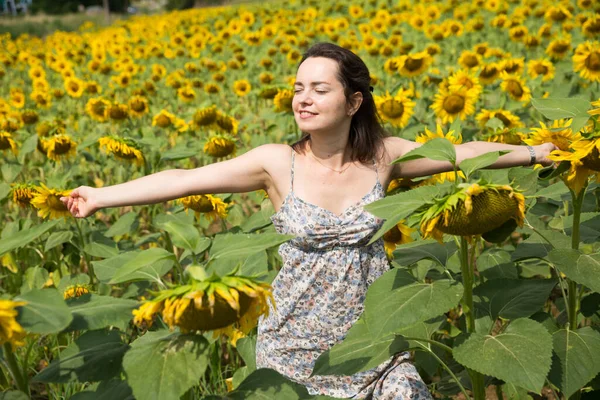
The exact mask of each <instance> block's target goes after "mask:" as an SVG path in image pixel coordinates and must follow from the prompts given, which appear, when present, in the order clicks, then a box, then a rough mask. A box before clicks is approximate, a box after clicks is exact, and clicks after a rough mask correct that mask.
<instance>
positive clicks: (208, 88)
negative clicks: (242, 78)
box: [204, 82, 221, 94]
mask: <svg viewBox="0 0 600 400" xmlns="http://www.w3.org/2000/svg"><path fill="white" fill-rule="evenodd" d="M204 91H205V92H206V93H208V94H216V93H219V92H220V91H221V87H220V86H219V85H217V84H216V83H213V82H208V83H206V84H205V85H204Z"/></svg>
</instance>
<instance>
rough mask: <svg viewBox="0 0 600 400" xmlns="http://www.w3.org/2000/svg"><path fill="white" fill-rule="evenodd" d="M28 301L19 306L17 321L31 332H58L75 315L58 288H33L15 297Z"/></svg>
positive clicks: (16, 299) (43, 333)
mask: <svg viewBox="0 0 600 400" xmlns="http://www.w3.org/2000/svg"><path fill="white" fill-rule="evenodd" d="M14 300H15V301H26V302H27V304H25V305H24V306H21V307H19V308H18V310H19V315H18V316H17V322H18V323H19V324H20V325H21V326H22V327H23V329H25V330H26V331H27V332H30V333H39V334H42V335H45V334H49V333H57V332H60V331H62V330H63V329H64V328H66V327H67V326H68V325H69V324H70V323H71V321H72V320H73V316H72V315H71V311H70V310H69V308H68V307H67V304H66V303H65V301H64V299H63V296H61V294H60V293H58V291H57V290H56V289H33V290H31V291H29V292H27V293H25V294H21V295H19V296H17V297H15V298H14Z"/></svg>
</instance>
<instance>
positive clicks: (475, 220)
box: [420, 183, 525, 243]
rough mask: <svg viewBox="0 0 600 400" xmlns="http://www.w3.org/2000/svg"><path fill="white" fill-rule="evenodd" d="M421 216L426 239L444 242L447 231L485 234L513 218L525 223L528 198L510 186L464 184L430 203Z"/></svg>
mask: <svg viewBox="0 0 600 400" xmlns="http://www.w3.org/2000/svg"><path fill="white" fill-rule="evenodd" d="M420 217H421V228H420V230H421V235H422V236H423V238H429V237H432V238H435V239H436V240H438V241H439V242H440V243H442V237H443V234H444V233H447V234H451V235H460V236H475V235H482V234H484V233H486V232H489V231H492V230H494V229H496V228H499V227H500V226H502V225H504V224H505V223H506V222H508V221H509V220H510V219H513V220H515V222H516V223H517V225H519V226H522V225H523V220H524V219H525V198H524V197H523V195H522V194H521V193H518V192H516V191H515V190H514V189H513V188H512V187H511V186H508V185H494V184H486V183H472V184H471V183H462V184H459V185H458V186H457V190H456V191H455V192H454V193H450V194H448V195H446V196H444V197H443V198H440V199H434V200H433V201H432V202H431V203H428V204H427V205H426V206H425V208H424V210H423V211H422V212H421V213H420Z"/></svg>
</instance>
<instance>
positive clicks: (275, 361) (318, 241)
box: [61, 43, 556, 400]
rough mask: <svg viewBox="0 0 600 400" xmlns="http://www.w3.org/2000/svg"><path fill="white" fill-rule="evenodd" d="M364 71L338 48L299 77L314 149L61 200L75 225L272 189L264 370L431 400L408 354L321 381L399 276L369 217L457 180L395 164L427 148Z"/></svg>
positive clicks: (432, 165) (302, 123) (533, 157)
mask: <svg viewBox="0 0 600 400" xmlns="http://www.w3.org/2000/svg"><path fill="white" fill-rule="evenodd" d="M369 82H370V75H369V70H368V69H367V66H366V65H365V64H364V62H363V61H362V60H361V59H360V58H359V57H358V56H356V55H355V54H354V53H352V52H351V51H348V50H346V49H343V48H341V47H339V46H336V45H334V44H328V43H319V44H316V45H314V46H312V47H311V48H310V49H309V50H308V51H307V53H306V54H305V55H304V57H303V58H302V61H301V62H300V66H299V67H298V71H297V74H296V82H295V89H294V99H293V102H292V108H293V111H294V118H295V120H296V123H297V124H298V126H299V128H300V130H301V131H302V132H303V137H302V139H301V140H300V141H298V142H297V143H295V144H294V145H292V146H291V147H290V146H288V145H285V144H268V145H263V146H260V147H257V148H255V149H253V150H250V151H248V152H247V153H245V154H243V155H241V156H239V157H236V158H234V159H231V160H227V161H223V162H219V163H214V164H210V165H207V166H204V167H201V168H196V169H191V170H180V169H173V170H166V171H161V172H158V173H155V174H152V175H148V176H145V177H142V178H139V179H136V180H133V181H130V182H126V183H122V184H119V185H114V186H108V187H103V188H92V187H88V186H81V187H78V188H77V189H75V190H73V192H72V193H71V195H70V196H69V197H63V198H61V200H62V201H63V202H64V204H65V205H66V206H67V207H68V209H69V210H70V212H71V213H72V214H73V216H75V217H79V218H82V217H87V216H89V215H91V214H93V213H94V212H95V211H97V210H99V209H101V208H107V207H119V206H125V205H138V204H153V203H159V202H164V201H167V200H172V199H177V198H180V197H184V196H188V195H193V194H207V193H232V192H249V191H254V190H258V189H264V190H266V191H267V193H268V194H269V199H270V200H271V201H272V203H273V206H274V207H275V209H276V210H277V212H276V214H275V215H273V217H272V221H273V223H274V224H275V227H276V229H277V231H278V232H280V233H285V234H293V235H295V236H296V238H294V239H292V240H290V241H289V242H287V243H285V244H283V245H281V247H280V249H279V253H280V254H281V256H282V258H283V260H284V266H283V268H282V269H281V271H280V272H279V274H278V276H277V277H276V279H275V280H274V281H273V295H274V298H275V301H276V305H277V310H276V311H275V310H272V311H271V314H270V316H269V317H268V318H264V319H261V321H260V322H259V327H258V339H257V348H256V355H257V360H256V361H257V367H259V368H260V367H268V368H272V369H275V370H277V371H279V372H280V373H281V374H283V375H285V376H288V377H289V378H291V379H292V380H294V381H296V382H299V383H302V384H304V385H305V386H306V387H307V388H308V390H309V392H310V393H311V394H325V395H330V396H334V397H341V398H351V397H352V398H365V397H369V398H373V399H380V400H381V399H409V398H410V399H429V398H431V395H430V394H429V392H428V390H427V387H426V386H425V384H424V383H423V381H422V380H421V378H420V377H419V374H418V373H417V371H416V369H415V367H414V366H413V365H412V364H411V363H410V362H409V360H408V356H409V355H408V353H399V354H396V355H395V356H394V357H392V358H391V359H389V360H388V361H386V362H385V363H382V364H381V365H379V366H378V367H377V368H374V369H372V370H369V371H365V372H361V373H358V374H355V375H352V376H343V377H340V376H314V377H311V378H309V376H310V374H311V372H312V369H313V366H314V363H315V361H316V360H317V358H318V357H319V355H320V354H321V353H322V352H324V351H325V350H327V349H328V348H330V347H331V346H333V344H335V343H337V342H339V341H341V340H342V339H343V338H344V337H345V335H346V333H347V331H348V329H350V327H351V326H352V324H353V323H354V322H355V321H356V320H357V319H358V317H359V316H360V314H361V313H362V311H363V302H364V299H365V293H366V290H367V288H368V286H369V285H370V284H371V283H373V281H375V279H377V278H378V277H379V276H380V275H381V274H383V273H384V272H385V271H387V270H388V269H389V263H388V261H387V258H386V255H385V251H384V247H383V243H382V240H379V241H376V242H375V243H373V244H372V245H370V246H367V243H368V242H369V240H370V238H371V237H372V236H373V234H374V233H375V232H377V230H378V229H379V228H380V227H381V225H382V224H383V221H382V220H380V219H378V218H376V217H374V216H373V215H371V214H369V213H368V212H366V211H365V210H363V205H365V204H368V203H370V202H373V201H375V200H377V199H380V198H382V197H384V196H385V188H386V187H387V185H388V183H389V182H390V181H391V180H392V179H395V178H399V177H418V176H426V175H432V174H435V173H439V172H445V171H450V170H452V167H451V165H450V163H448V162H442V161H433V160H429V159H420V160H413V161H409V162H405V163H401V164H397V165H390V162H391V161H393V160H395V159H396V158H399V157H401V156H402V155H404V154H406V153H407V152H409V151H410V150H412V149H414V148H416V147H418V146H420V144H418V143H415V142H412V141H409V140H405V139H402V138H398V137H387V136H386V134H385V131H384V130H383V128H382V127H381V125H380V124H379V121H378V118H377V113H376V109H375V103H374V100H373V96H372V94H371V90H370V89H371V88H370V86H369ZM554 149H556V147H555V146H554V145H553V144H551V143H546V144H542V145H539V146H534V147H530V146H513V145H505V144H500V143H487V142H469V143H465V144H461V145H456V154H457V161H458V162H460V161H461V160H464V159H467V158H471V157H475V156H477V155H480V154H483V153H486V152H490V151H496V150H512V151H511V152H510V153H508V154H506V155H503V156H502V157H500V158H499V159H498V161H497V162H496V163H495V164H493V165H492V166H491V167H492V168H506V167H514V166H520V165H521V166H526V165H531V164H532V161H533V162H537V163H539V164H542V165H550V164H552V161H550V160H549V159H548V158H547V156H548V154H549V153H550V152H551V151H552V150H554Z"/></svg>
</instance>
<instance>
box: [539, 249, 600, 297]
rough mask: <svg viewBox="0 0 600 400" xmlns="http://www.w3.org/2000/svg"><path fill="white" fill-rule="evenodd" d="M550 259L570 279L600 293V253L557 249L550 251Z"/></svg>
mask: <svg viewBox="0 0 600 400" xmlns="http://www.w3.org/2000/svg"><path fill="white" fill-rule="evenodd" d="M548 259H549V260H550V262H552V263H553V264H555V265H556V267H557V268H558V269H559V270H560V272H562V273H563V274H565V275H566V276H567V277H568V278H569V279H572V280H574V281H575V282H577V283H580V284H582V285H584V286H587V287H589V288H590V289H592V290H593V291H594V292H598V293H600V253H592V254H583V253H582V252H581V251H579V250H573V249H555V250H552V251H550V253H549V254H548Z"/></svg>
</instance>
